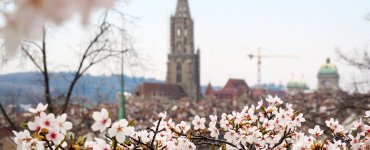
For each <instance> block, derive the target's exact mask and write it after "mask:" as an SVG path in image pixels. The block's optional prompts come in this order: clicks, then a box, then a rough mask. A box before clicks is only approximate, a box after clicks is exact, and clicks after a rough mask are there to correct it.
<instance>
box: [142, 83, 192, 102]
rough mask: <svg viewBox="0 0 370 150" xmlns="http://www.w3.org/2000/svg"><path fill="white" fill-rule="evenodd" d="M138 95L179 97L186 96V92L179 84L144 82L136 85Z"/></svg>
mask: <svg viewBox="0 0 370 150" xmlns="http://www.w3.org/2000/svg"><path fill="white" fill-rule="evenodd" d="M136 96H140V97H141V98H145V99H156V98H169V99H179V98H182V97H184V96H186V93H185V92H184V90H183V89H182V88H181V87H180V86H179V85H177V84H163V83H143V84H141V85H139V86H137V87H136Z"/></svg>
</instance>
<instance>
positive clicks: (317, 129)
mask: <svg viewBox="0 0 370 150" xmlns="http://www.w3.org/2000/svg"><path fill="white" fill-rule="evenodd" d="M308 133H310V134H312V135H314V136H315V137H316V138H318V137H319V136H320V135H321V134H323V130H321V129H320V126H318V125H316V126H315V128H314V129H308Z"/></svg>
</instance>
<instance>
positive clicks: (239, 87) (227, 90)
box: [204, 79, 250, 99]
mask: <svg viewBox="0 0 370 150" xmlns="http://www.w3.org/2000/svg"><path fill="white" fill-rule="evenodd" d="M249 90H250V89H249V87H248V85H247V83H246V82H245V81H244V80H241V79H229V80H228V81H227V83H226V85H225V86H224V87H223V88H222V89H220V90H214V89H213V87H212V85H211V83H209V84H208V87H207V89H206V91H205V94H204V96H205V97H213V98H217V99H236V98H239V97H241V96H248V94H249Z"/></svg>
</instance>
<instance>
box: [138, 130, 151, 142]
mask: <svg viewBox="0 0 370 150" xmlns="http://www.w3.org/2000/svg"><path fill="white" fill-rule="evenodd" d="M135 136H136V139H137V140H139V138H140V140H141V141H142V142H143V143H147V142H149V141H150V140H151V139H150V138H149V132H148V131H147V130H142V131H138V132H136V133H135Z"/></svg>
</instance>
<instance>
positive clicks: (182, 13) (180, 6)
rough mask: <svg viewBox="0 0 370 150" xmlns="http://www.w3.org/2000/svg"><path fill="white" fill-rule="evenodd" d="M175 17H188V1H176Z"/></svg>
mask: <svg viewBox="0 0 370 150" xmlns="http://www.w3.org/2000/svg"><path fill="white" fill-rule="evenodd" d="M175 16H176V17H190V10H189V3H188V0H177V7H176V14H175Z"/></svg>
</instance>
